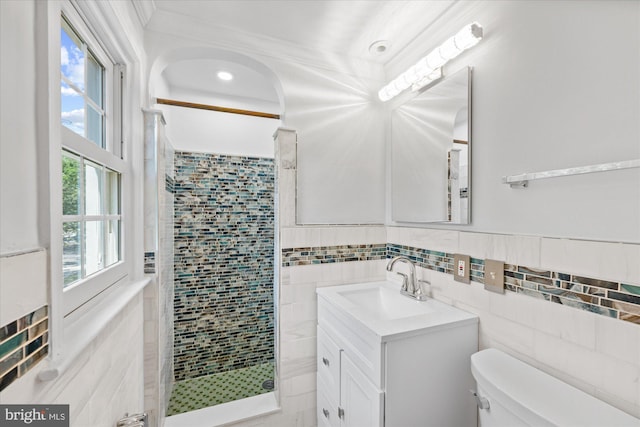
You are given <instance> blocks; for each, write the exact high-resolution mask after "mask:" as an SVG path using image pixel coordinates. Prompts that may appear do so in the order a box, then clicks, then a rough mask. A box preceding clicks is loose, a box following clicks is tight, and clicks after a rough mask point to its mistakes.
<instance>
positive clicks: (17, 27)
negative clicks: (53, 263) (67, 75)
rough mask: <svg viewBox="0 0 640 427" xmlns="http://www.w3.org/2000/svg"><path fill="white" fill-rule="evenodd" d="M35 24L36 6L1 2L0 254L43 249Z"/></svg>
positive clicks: (13, 1)
mask: <svg viewBox="0 0 640 427" xmlns="http://www.w3.org/2000/svg"><path fill="white" fill-rule="evenodd" d="M34 20H35V4H34V2H23V1H18V0H9V1H2V2H0V56H2V58H3V59H2V61H0V93H2V96H1V97H0V174H1V175H0V254H7V253H12V252H17V251H24V250H28V249H34V248H37V247H38V246H40V245H41V241H40V240H39V236H38V192H39V189H38V167H37V166H38V156H37V155H36V147H37V144H36V126H35V123H36V122H35V120H36V117H35V115H36V95H35V92H36V85H35V81H36V56H35V47H36V45H35V31H34Z"/></svg>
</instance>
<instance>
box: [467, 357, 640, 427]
mask: <svg viewBox="0 0 640 427" xmlns="http://www.w3.org/2000/svg"><path fill="white" fill-rule="evenodd" d="M471 373H472V374H473V377H474V378H475V379H476V382H477V384H478V389H477V396H476V400H477V402H478V407H479V409H478V420H479V426H480V427H517V426H536V427H538V426H558V427H565V426H566V427H590V426H591V427H614V426H615V427H640V419H638V418H635V417H633V416H631V415H629V414H627V413H625V412H622V411H620V410H619V409H616V408H614V407H613V406H611V405H609V404H607V403H604V402H603V401H601V400H598V399H596V398H595V397H593V396H591V395H588V394H586V393H584V392H583V391H580V390H578V389H577V388H575V387H572V386H570V385H569V384H566V383H564V382H562V381H560V380H558V379H557V378H554V377H552V376H550V375H548V374H546V373H544V372H542V371H540V370H538V369H536V368H534V367H532V366H529V365H527V364H526V363H524V362H521V361H520V360H518V359H515V358H513V357H512V356H509V355H508V354H506V353H503V352H502V351H500V350H497V349H494V348H490V349H486V350H482V351H480V352H478V353H475V354H473V355H472V356H471Z"/></svg>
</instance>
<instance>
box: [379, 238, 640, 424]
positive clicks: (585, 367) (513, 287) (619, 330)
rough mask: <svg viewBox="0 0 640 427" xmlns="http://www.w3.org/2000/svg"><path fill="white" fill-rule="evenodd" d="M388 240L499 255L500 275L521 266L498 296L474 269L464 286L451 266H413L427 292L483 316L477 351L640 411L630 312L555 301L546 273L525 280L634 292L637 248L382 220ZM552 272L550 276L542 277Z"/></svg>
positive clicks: (638, 353)
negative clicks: (493, 351)
mask: <svg viewBox="0 0 640 427" xmlns="http://www.w3.org/2000/svg"><path fill="white" fill-rule="evenodd" d="M387 241H388V242H389V243H390V244H391V245H398V246H406V247H411V248H414V249H419V250H421V251H423V250H430V251H439V252H443V253H447V254H453V253H462V254H467V255H470V256H471V257H472V258H475V259H476V260H478V261H481V260H484V259H494V260H502V261H504V262H505V263H506V264H507V268H506V269H507V272H506V273H508V272H509V271H513V270H518V268H517V267H515V266H520V267H526V269H523V271H519V272H515V271H513V273H515V274H514V276H517V277H510V276H507V279H506V281H507V290H506V292H505V293H504V294H496V293H493V292H488V291H486V290H484V286H483V284H482V283H481V282H482V281H481V280H480V279H481V277H479V276H477V277H476V278H475V280H472V281H471V283H470V284H463V283H460V282H456V281H454V280H453V276H452V275H451V274H450V273H449V272H447V271H437V270H436V269H433V268H430V267H429V266H426V265H424V264H422V265H421V266H420V267H419V268H418V273H419V278H420V279H423V280H429V281H431V287H430V289H429V291H430V293H431V294H432V296H433V297H434V298H436V299H439V300H441V301H443V302H446V303H448V304H451V305H454V306H457V307H459V308H461V309H463V310H466V311H469V312H473V313H476V314H477V315H478V316H479V317H480V328H479V333H480V349H484V348H489V347H495V348H499V349H501V350H503V351H505V352H507V353H510V354H512V355H514V356H515V357H517V358H519V359H521V360H523V361H525V362H527V363H529V364H531V365H533V366H535V367H537V368H539V369H541V370H543V371H545V372H547V373H549V374H551V375H553V376H555V377H557V378H560V379H561V380H563V381H565V382H567V383H569V384H571V385H573V386H575V387H577V388H579V389H581V390H583V391H585V392H587V393H589V394H591V395H594V396H596V397H598V398H599V399H601V400H603V401H605V402H608V403H610V404H611V405H613V406H615V407H618V408H620V409H622V410H623V411H625V412H628V413H630V414H632V415H634V416H636V417H640V381H639V379H640V325H638V324H636V323H635V321H634V319H635V318H634V317H633V313H630V312H629V311H628V312H627V313H628V314H631V315H632V316H630V317H628V316H626V315H622V316H620V315H619V313H620V312H622V311H621V310H619V309H613V310H615V311H618V316H619V317H620V318H615V317H610V316H609V314H610V312H609V311H607V310H608V308H607V307H606V304H607V303H606V302H605V308H602V309H603V310H604V311H603V312H600V311H599V310H600V309H598V310H596V311H593V310H591V309H589V307H586V306H585V305H583V304H585V302H584V301H578V303H579V304H575V303H574V304H573V305H568V304H563V303H562V301H554V297H557V295H555V294H554V293H552V292H549V291H548V290H547V289H546V288H547V287H548V286H549V284H548V283H547V281H546V280H543V281H544V282H545V283H543V284H541V283H539V282H536V281H529V280H527V278H528V277H529V278H541V279H551V280H552V286H553V288H554V289H553V290H554V292H557V291H560V292H564V291H565V290H566V289H565V287H566V286H567V285H566V284H569V283H573V284H574V285H577V286H581V285H584V284H582V283H580V282H581V281H584V280H583V279H582V278H585V277H587V278H590V279H598V280H601V282H597V283H599V284H601V285H603V286H605V285H606V286H605V287H604V288H601V289H602V291H604V292H608V291H609V290H610V289H609V288H607V286H610V285H609V283H615V284H617V285H622V284H624V285H628V286H626V287H622V286H621V288H622V289H627V291H625V292H628V295H630V296H633V292H632V290H635V288H632V287H631V286H637V285H638V284H640V263H638V262H637V260H638V259H640V245H637V244H623V243H609V242H593V241H577V240H571V239H555V238H545V237H535V236H510V235H497V234H489V233H467V232H459V231H452V230H429V229H415V228H405V227H388V228H387ZM552 272H555V273H556V277H555V278H553V279H552V278H551V277H546V275H547V273H549V275H550V276H553V273H552ZM519 274H522V278H520V276H518V275H519ZM395 276H396V275H395V274H393V273H388V278H389V279H390V280H397V278H396V277H395ZM569 278H570V279H571V280H564V279H569ZM536 280H540V279H536ZM527 282H529V284H527ZM558 282H559V283H558ZM556 283H558V285H559V286H557V287H556ZM591 283H592V285H593V284H594V282H591ZM519 285H520V286H521V289H518V286H519ZM539 285H542V286H543V288H539V287H538V286H539ZM592 285H586V286H592ZM528 286H535V287H537V289H536V290H535V291H534V290H531V291H533V292H536V293H535V294H534V296H535V297H532V296H530V295H527V292H528ZM592 287H594V286H592ZM602 291H601V292H602ZM615 292H619V291H615ZM585 295H586V294H585ZM612 296H615V295H612ZM586 297H587V298H601V299H604V300H608V297H606V296H605V297H604V298H602V297H601V296H599V295H587V296H586ZM574 301H575V300H574ZM620 302H622V301H620ZM586 304H589V303H586ZM600 306H602V301H601V305H600ZM620 307H622V306H620ZM624 307H628V306H624Z"/></svg>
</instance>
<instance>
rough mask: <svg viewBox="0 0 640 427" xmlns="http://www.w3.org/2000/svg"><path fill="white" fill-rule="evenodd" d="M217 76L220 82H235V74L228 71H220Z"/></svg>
mask: <svg viewBox="0 0 640 427" xmlns="http://www.w3.org/2000/svg"><path fill="white" fill-rule="evenodd" d="M217 76H218V78H219V79H220V80H224V81H226V82H228V81H229V80H233V74H231V73H230V72H228V71H218V74H217Z"/></svg>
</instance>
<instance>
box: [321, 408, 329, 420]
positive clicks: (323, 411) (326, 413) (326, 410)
mask: <svg viewBox="0 0 640 427" xmlns="http://www.w3.org/2000/svg"><path fill="white" fill-rule="evenodd" d="M322 413H323V414H324V417H325V418H327V419H328V418H329V410H328V409H325V408H322Z"/></svg>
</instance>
